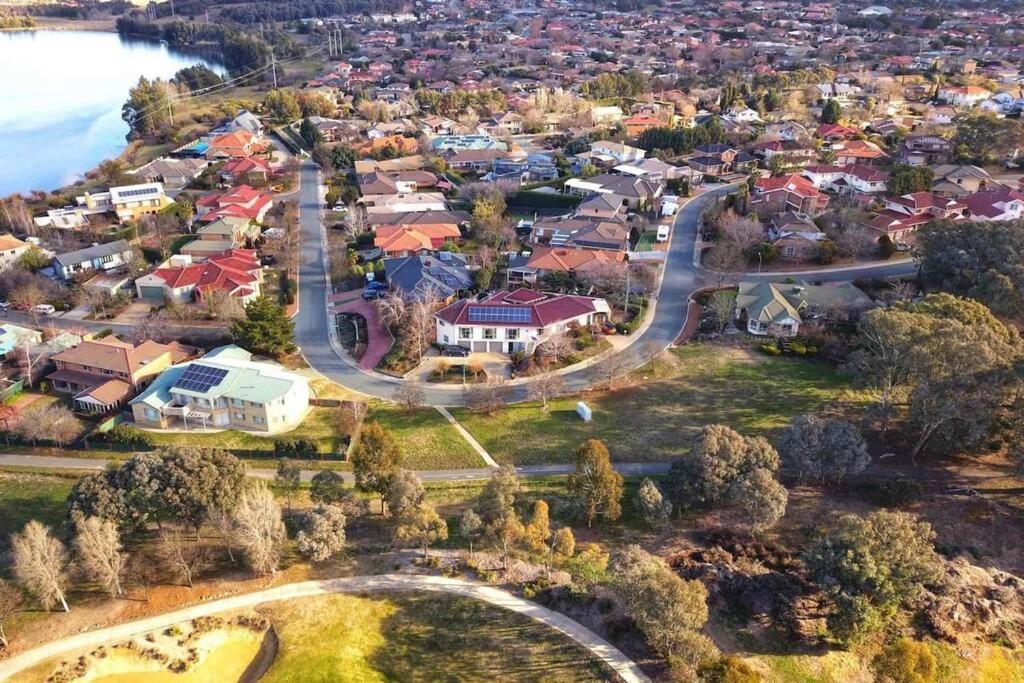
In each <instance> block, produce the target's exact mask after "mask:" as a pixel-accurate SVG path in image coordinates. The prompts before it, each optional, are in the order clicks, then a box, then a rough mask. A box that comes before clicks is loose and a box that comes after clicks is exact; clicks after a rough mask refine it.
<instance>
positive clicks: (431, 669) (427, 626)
mask: <svg viewBox="0 0 1024 683" xmlns="http://www.w3.org/2000/svg"><path fill="white" fill-rule="evenodd" d="M264 611H266V612H267V613H269V616H270V619H271V621H272V622H273V623H274V626H275V629H276V630H277V634H278V637H279V638H280V650H279V652H278V655H277V659H276V660H275V661H274V663H273V664H272V665H271V667H270V670H269V671H268V672H267V674H266V676H265V677H264V678H262V679H261V680H263V681H265V682H266V683H291V682H293V681H294V682H296V683H297V682H299V681H302V682H303V683H307V682H309V683H317V682H320V681H324V682H326V681H332V682H333V681H339V682H341V681H360V682H362V681H559V682H560V683H561V682H565V683H571V682H574V681H602V680H611V674H610V672H608V671H607V670H606V669H605V667H604V666H603V664H601V663H600V662H598V661H596V660H594V659H593V658H592V657H591V656H590V654H589V653H587V652H586V651H585V650H583V649H582V648H580V647H579V646H577V645H576V644H575V643H573V642H572V641H570V640H569V639H567V638H566V637H565V636H563V635H561V634H560V633H558V632H557V631H555V630H553V629H550V628H548V627H547V626H545V625H543V624H541V623H539V622H536V621H534V620H532V619H530V618H529V617H526V616H522V615H519V614H515V613H513V612H506V611H504V610H501V609H500V608H497V607H492V606H490V605H487V604H485V603H481V602H477V601H475V600H471V599H469V598H461V597H454V596H447V595H444V596H442V595H430V594H420V593H411V594H401V595H387V596H381V597H376V596H368V597H356V596H349V595H329V596H322V597H315V598H307V599H304V600H293V601H290V602H286V603H283V604H278V605H274V606H272V607H270V608H268V609H266V610H264Z"/></svg>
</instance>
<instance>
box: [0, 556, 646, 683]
mask: <svg viewBox="0 0 1024 683" xmlns="http://www.w3.org/2000/svg"><path fill="white" fill-rule="evenodd" d="M378 591H379V592H390V591H432V592H438V593H447V594H449V595H460V596H464V597H467V598H472V599H474V600H481V601H483V602H486V603H488V604H491V605H494V606H496V607H500V608H502V609H507V610H509V611H511V612H517V613H519V614H523V615H526V616H528V617H530V618H531V619H536V620H537V621H539V622H541V623H543V624H546V625H548V626H550V627H551V628H553V629H555V630H557V631H560V632H561V633H563V634H565V635H566V636H568V637H569V638H571V639H572V640H573V641H575V642H576V643H578V644H579V645H581V646H582V647H584V648H586V649H587V650H589V651H590V653H591V654H593V655H594V656H595V657H597V658H598V659H600V660H601V661H602V662H604V663H605V664H607V665H608V666H609V667H610V668H611V669H612V670H614V671H615V673H616V674H618V676H619V678H620V679H621V680H622V681H625V682H626V683H639V682H641V681H649V680H650V679H649V678H648V677H647V676H646V675H645V674H644V673H643V672H642V671H641V670H640V667H638V666H637V665H636V664H634V663H633V661H632V660H630V659H629V658H628V657H626V655H624V654H623V653H622V652H621V651H619V649H618V648H616V647H615V646H614V645H612V644H611V643H609V642H608V641H606V640H605V639H604V638H601V637H600V636H599V635H597V634H596V633H594V632H593V631H591V630H590V629H588V628H586V627H585V626H583V625H582V624H580V623H579V622H576V621H573V620H572V619H570V618H569V617H567V616H565V615H564V614H560V613H559V612H554V611H552V610H549V609H547V608H546V607H541V606H540V605H538V604H536V603H533V602H530V601H529V600H525V599H523V598H520V597H517V596H515V595H512V594H511V593H509V592H508V591H504V590H501V589H499V588H494V587H493V586H487V585H485V584H481V583H475V582H472V581H465V580H463V579H454V578H448V577H443V576H419V575H412V574H383V575H381V576H355V577H350V578H343V579H328V580H326V581H304V582H302V583H292V584H287V585H284V586H277V587H275V588H268V589H267V590H263V591H258V592H256V593H247V594H245V595H236V596H233V597H230V598H224V599H221V600H215V601H213V602H208V603H205V604H201V605H194V606H192V607H186V608H185V609H180V610H177V611H175V612H168V613H166V614H160V615H158V616H155V617H149V618H146V619H140V620H138V621H132V622H128V623H126V624H118V625H117V626H110V627H108V628H103V629H99V630H96V631H90V632H88V633H80V634H78V635H74V636H70V637H68V638H64V639H62V640H58V641H56V642H53V643H47V644H46V645H42V646H40V647H37V648H35V649H33V650H29V651H27V652H24V653H22V654H20V655H18V656H16V657H11V658H10V659H8V660H5V661H2V662H0V681H6V680H9V679H10V677H11V676H13V675H14V674H16V673H17V672H19V671H22V670H24V669H27V668H30V667H33V666H36V665H37V664H40V663H42V662H44V661H46V660H47V659H52V658H54V657H61V656H67V655H70V654H72V653H76V652H78V651H81V650H87V649H90V648H95V647H97V646H99V645H102V644H104V643H109V642H117V641H120V640H124V639H126V638H130V637H132V636H135V635H139V634H142V633H146V632H149V631H154V630H159V629H164V628H167V627H169V626H171V625H173V624H178V623H181V622H183V621H189V620H191V619H195V618H197V617H205V616H209V615H211V614H218V613H220V612H226V611H230V610H239V609H248V608H252V607H255V606H257V605H262V604H264V603H267V602H277V601H280V600H292V599H296V598H307V597H311V596H315V595H327V594H330V593H357V592H358V593H362V592H370V593H372V592H378ZM437 656H438V657H443V656H444V653H443V652H439V653H437Z"/></svg>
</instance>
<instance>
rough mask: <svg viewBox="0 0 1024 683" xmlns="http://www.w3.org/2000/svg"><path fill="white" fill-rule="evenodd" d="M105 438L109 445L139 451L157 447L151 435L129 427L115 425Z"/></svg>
mask: <svg viewBox="0 0 1024 683" xmlns="http://www.w3.org/2000/svg"><path fill="white" fill-rule="evenodd" d="M105 438H106V440H107V441H108V442H109V443H112V444H120V445H122V446H130V447H132V448H138V449H150V448H153V447H154V445H155V444H154V443H153V438H152V437H151V436H150V435H149V434H146V433H145V432H143V431H142V430H141V429H136V428H135V427H129V426H128V425H114V427H113V429H111V430H110V431H108V432H107V433H106V435H105Z"/></svg>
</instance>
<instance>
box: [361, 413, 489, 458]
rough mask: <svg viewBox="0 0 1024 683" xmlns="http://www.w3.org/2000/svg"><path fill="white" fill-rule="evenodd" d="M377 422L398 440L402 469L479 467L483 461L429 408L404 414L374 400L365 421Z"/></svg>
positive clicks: (439, 414) (445, 421)
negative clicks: (401, 456)
mask: <svg viewBox="0 0 1024 683" xmlns="http://www.w3.org/2000/svg"><path fill="white" fill-rule="evenodd" d="M372 421H377V422H380V424H381V426H382V427H384V429H385V430H386V431H387V432H389V433H390V434H391V435H392V436H394V437H395V439H396V440H397V441H398V444H399V445H400V446H401V448H402V454H403V456H404V459H403V462H402V466H403V467H405V468H406V469H412V470H435V469H458V468H465V467H482V466H483V464H484V463H483V461H482V460H480V457H479V456H478V455H477V454H476V453H475V452H474V451H473V449H471V448H470V447H469V444H468V443H466V441H465V439H463V438H462V437H461V436H459V433H458V432H456V431H455V428H454V427H453V426H452V425H450V424H449V423H448V421H447V420H445V419H444V417H443V416H442V415H441V413H439V412H437V411H436V410H434V409H433V408H421V409H419V410H416V411H413V412H411V413H407V412H405V411H404V410H402V409H400V408H398V407H397V406H395V405H393V404H390V403H385V402H383V401H378V402H374V403H371V404H370V412H369V414H368V415H367V416H366V421H365V422H372Z"/></svg>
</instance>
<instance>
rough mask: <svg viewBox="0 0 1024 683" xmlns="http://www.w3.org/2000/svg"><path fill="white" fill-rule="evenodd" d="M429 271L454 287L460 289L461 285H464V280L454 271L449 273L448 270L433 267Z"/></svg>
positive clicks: (436, 277)
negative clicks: (454, 273)
mask: <svg viewBox="0 0 1024 683" xmlns="http://www.w3.org/2000/svg"><path fill="white" fill-rule="evenodd" d="M429 272H430V275H431V277H433V278H435V279H437V280H440V281H441V282H443V283H444V284H446V285H447V286H449V287H451V288H452V289H459V288H460V287H462V280H460V279H459V278H458V277H456V276H455V275H453V274H452V273H449V272H448V271H446V270H442V269H440V268H431V269H430V271H429Z"/></svg>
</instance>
